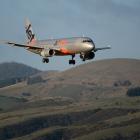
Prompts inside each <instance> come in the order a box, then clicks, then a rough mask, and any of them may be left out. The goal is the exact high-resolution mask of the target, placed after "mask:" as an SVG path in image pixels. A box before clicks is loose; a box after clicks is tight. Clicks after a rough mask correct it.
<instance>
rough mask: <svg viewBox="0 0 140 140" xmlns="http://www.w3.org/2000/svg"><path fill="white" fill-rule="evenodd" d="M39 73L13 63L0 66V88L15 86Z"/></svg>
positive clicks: (33, 69) (28, 67)
mask: <svg viewBox="0 0 140 140" xmlns="http://www.w3.org/2000/svg"><path fill="white" fill-rule="evenodd" d="M39 72H40V71H39V70H37V69H35V68H32V67H30V66H27V65H24V64H19V63H15V62H11V63H2V64H0V87H3V86H7V85H11V84H15V82H16V81H22V80H24V79H26V78H27V77H29V76H31V75H34V74H36V73H39Z"/></svg>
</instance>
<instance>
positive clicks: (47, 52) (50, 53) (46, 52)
mask: <svg viewBox="0 0 140 140" xmlns="http://www.w3.org/2000/svg"><path fill="white" fill-rule="evenodd" d="M54 54H55V51H54V50H52V49H50V50H43V51H42V52H41V53H40V55H41V56H43V57H51V56H53V55H54Z"/></svg>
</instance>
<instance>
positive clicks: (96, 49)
mask: <svg viewBox="0 0 140 140" xmlns="http://www.w3.org/2000/svg"><path fill="white" fill-rule="evenodd" d="M106 49H111V47H104V48H95V50H94V51H95V52H97V51H99V50H106Z"/></svg>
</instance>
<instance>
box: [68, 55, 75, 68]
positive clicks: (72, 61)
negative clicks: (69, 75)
mask: <svg viewBox="0 0 140 140" xmlns="http://www.w3.org/2000/svg"><path fill="white" fill-rule="evenodd" d="M74 57H75V54H73V55H72V59H71V60H69V64H70V65H71V64H72V65H75V60H74Z"/></svg>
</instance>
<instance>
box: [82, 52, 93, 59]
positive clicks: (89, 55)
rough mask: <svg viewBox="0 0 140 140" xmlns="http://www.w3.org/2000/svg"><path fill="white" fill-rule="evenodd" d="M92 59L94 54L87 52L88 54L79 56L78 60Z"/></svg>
mask: <svg viewBox="0 0 140 140" xmlns="http://www.w3.org/2000/svg"><path fill="white" fill-rule="evenodd" d="M94 57H95V53H94V52H89V53H86V54H81V55H80V58H81V59H83V60H90V59H93V58H94Z"/></svg>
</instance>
